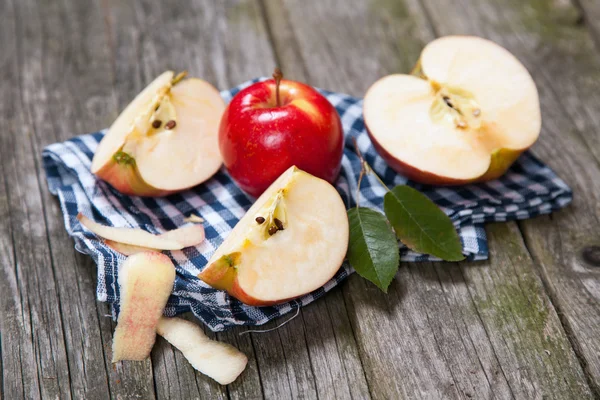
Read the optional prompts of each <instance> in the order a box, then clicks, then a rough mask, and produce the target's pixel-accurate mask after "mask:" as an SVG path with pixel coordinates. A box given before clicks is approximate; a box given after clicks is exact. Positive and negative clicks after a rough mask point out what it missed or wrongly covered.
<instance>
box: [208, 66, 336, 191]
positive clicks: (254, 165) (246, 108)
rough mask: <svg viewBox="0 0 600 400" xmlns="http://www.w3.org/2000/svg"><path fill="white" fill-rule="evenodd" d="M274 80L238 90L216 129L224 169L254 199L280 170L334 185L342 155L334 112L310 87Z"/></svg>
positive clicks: (278, 76) (278, 72)
mask: <svg viewBox="0 0 600 400" xmlns="http://www.w3.org/2000/svg"><path fill="white" fill-rule="evenodd" d="M273 78H274V79H270V80H267V81H264V82H257V83H255V84H253V85H251V86H249V87H247V88H246V89H244V90H242V91H240V92H239V93H238V94H237V95H236V96H235V97H234V98H233V99H232V100H231V102H230V103H229V105H228V106H227V108H226V110H225V113H224V114H223V117H222V118H221V125H220V127H219V148H220V150H221V155H222V156H223V161H224V163H225V167H227V170H228V171H229V174H230V175H231V176H232V177H233V179H234V180H235V181H236V182H237V184H238V185H239V186H240V187H241V188H242V189H243V190H244V191H245V192H247V193H249V194H251V195H252V196H255V197H258V196H259V195H260V194H261V193H262V192H263V191H265V190H266V189H267V188H268V187H269V185H271V183H273V182H274V181H275V179H277V178H278V177H279V176H280V175H281V174H282V173H283V172H284V171H286V170H287V169H288V168H290V167H291V166H293V165H295V166H297V167H298V168H300V169H302V170H304V171H306V172H308V173H310V174H312V175H315V176H318V177H319V178H322V179H325V180H326V181H328V182H330V183H333V182H334V181H335V179H336V178H337V176H338V174H339V172H340V167H341V160H342V154H343V150H344V132H343V130H342V123H341V121H340V117H339V116H338V114H337V112H336V110H335V108H334V107H333V106H332V105H331V103H329V101H327V99H326V98H325V97H323V96H322V95H321V94H320V93H319V92H317V91H316V90H315V89H314V88H312V87H310V86H308V85H305V84H303V83H300V82H295V81H290V80H282V79H281V78H282V75H281V72H280V71H279V70H278V69H276V70H275V73H274V74H273Z"/></svg>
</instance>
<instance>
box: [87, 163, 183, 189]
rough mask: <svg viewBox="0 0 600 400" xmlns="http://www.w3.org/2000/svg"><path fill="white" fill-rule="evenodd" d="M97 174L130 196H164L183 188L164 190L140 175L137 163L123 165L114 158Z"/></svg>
mask: <svg viewBox="0 0 600 400" xmlns="http://www.w3.org/2000/svg"><path fill="white" fill-rule="evenodd" d="M96 176H97V177H98V178H100V179H102V180H103V181H105V182H107V183H109V184H110V185H111V186H112V187H114V188H115V189H117V190H118V191H119V192H120V193H123V194H126V195H129V196H142V197H162V196H167V195H169V194H172V193H177V192H180V191H181V190H184V189H180V190H163V189H157V188H155V187H154V186H150V185H148V184H147V183H146V182H145V181H144V180H143V179H142V177H141V176H140V173H139V171H138V169H137V167H136V166H135V165H123V164H119V163H117V162H116V161H114V160H111V161H110V162H108V163H107V164H106V165H105V166H104V167H102V168H101V169H100V170H99V171H98V172H96Z"/></svg>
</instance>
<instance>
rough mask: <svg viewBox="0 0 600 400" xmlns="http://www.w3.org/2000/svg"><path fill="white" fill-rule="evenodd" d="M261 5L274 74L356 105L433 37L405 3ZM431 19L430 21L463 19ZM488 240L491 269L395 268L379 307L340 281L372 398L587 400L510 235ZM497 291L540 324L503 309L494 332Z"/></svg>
mask: <svg viewBox="0 0 600 400" xmlns="http://www.w3.org/2000/svg"><path fill="white" fill-rule="evenodd" d="M436 4H437V2H436ZM265 5H266V9H267V12H268V15H269V21H271V26H272V30H273V35H272V36H273V38H274V40H275V42H276V45H275V48H276V49H281V51H280V52H279V55H280V58H281V64H282V67H283V68H284V72H285V70H286V68H287V66H288V65H290V66H291V68H292V70H293V71H296V69H295V68H298V67H297V66H298V65H305V66H310V68H306V71H308V72H307V75H308V77H307V79H309V81H310V83H311V84H315V85H318V86H321V87H325V88H334V89H336V90H343V91H346V92H349V93H351V94H354V95H358V96H361V95H362V94H363V93H364V90H366V88H367V87H368V86H369V85H370V84H371V83H372V82H374V81H375V80H376V79H377V78H378V77H380V76H381V75H383V74H385V73H391V72H398V71H408V70H409V69H410V66H411V65H412V64H413V63H414V62H415V61H416V59H417V57H418V54H419V51H420V49H421V48H422V45H423V44H424V43H426V42H427V41H429V40H431V39H432V38H433V37H434V36H435V35H434V33H435V32H434V30H433V29H431V25H430V24H429V23H428V20H427V15H426V14H424V13H423V10H422V8H421V5H420V4H419V3H417V2H414V1H409V2H405V3H402V2H388V1H377V2H372V3H364V2H358V1H356V2H350V3H349V2H343V4H342V2H316V1H315V2H309V4H307V2H303V3H302V5H300V4H298V3H296V2H292V1H287V2H285V5H284V6H283V7H281V6H280V5H279V3H277V2H269V1H267V2H265ZM432 7H433V2H432ZM437 7H438V13H440V15H442V14H443V15H447V14H451V16H453V14H454V13H456V14H458V13H463V10H462V9H461V10H455V11H452V10H443V11H442V9H443V8H442V7H439V5H437ZM482 7H484V5H482ZM463 14H464V13H463ZM292 16H293V17H292ZM446 18H448V17H446ZM466 20H467V16H466V15H465V16H464V20H463V21H462V23H463V24H465V25H467V26H469V25H468V23H467V21H466ZM437 22H438V21H436V24H434V26H435V28H436V29H437ZM358 26H360V27H361V29H355V27H358ZM289 32H295V36H294V38H295V39H294V40H293V41H291V42H289V41H287V40H286V41H283V40H280V38H287V37H289V35H290V34H289ZM286 35H287V36H286ZM278 41H279V42H278ZM374 43H376V44H377V45H374ZM400 46H401V47H400ZM288 47H291V49H290V48H288ZM357 54H359V55H360V57H358V56H357ZM298 57H300V59H298ZM295 73H296V72H295ZM490 233H491V234H490V236H491V241H492V249H493V253H492V257H493V258H492V260H491V261H490V262H486V263H479V264H477V266H471V265H469V264H464V266H462V265H461V266H460V267H458V266H455V265H447V264H439V265H436V266H435V267H432V266H430V265H416V264H415V265H412V264H411V265H409V266H404V267H403V268H401V271H400V273H399V275H398V279H397V280H396V281H395V282H394V283H393V285H392V288H391V289H390V294H389V295H388V296H387V297H386V296H385V295H382V294H380V293H379V292H378V291H377V290H376V289H374V288H373V287H372V286H370V285H369V284H368V283H365V282H364V281H362V280H361V279H360V278H358V277H351V278H350V279H349V283H348V285H347V286H346V287H345V288H344V295H345V298H346V299H347V303H348V305H349V307H350V309H349V311H350V319H351V322H352V327H353V329H354V331H355V332H356V336H357V341H358V344H359V349H360V355H361V359H362V362H363V366H364V368H365V371H366V374H367V379H368V382H369V388H370V391H371V394H372V395H373V397H376V398H390V397H394V396H395V395H396V396H397V394H398V393H402V394H404V396H406V397H427V396H429V397H441V396H447V397H460V396H467V397H469V396H473V397H474V398H486V397H490V396H492V395H494V396H496V397H500V398H511V397H513V396H514V397H517V398H519V397H520V396H521V397H522V396H528V395H532V396H540V395H542V394H548V395H549V396H556V397H559V395H563V396H564V395H570V396H575V397H577V396H579V397H586V396H587V397H589V396H590V392H589V388H588V387H587V384H586V381H585V379H584V375H583V371H582V369H581V367H580V366H579V364H578V362H577V358H576V357H575V354H574V353H573V351H572V349H571V347H570V345H569V342H568V340H567V336H566V334H565V332H564V331H563V330H562V327H561V325H560V323H559V320H558V317H557V314H556V312H555V310H554V308H553V307H552V305H551V304H550V303H549V301H548V299H547V297H546V296H545V294H544V290H543V288H542V287H541V285H540V283H539V281H538V280H537V278H536V276H535V274H534V266H533V263H532V260H531V258H530V257H529V255H528V253H527V249H526V248H525V246H524V245H523V243H522V241H521V238H520V234H519V232H518V230H517V229H516V225H515V224H509V225H508V226H505V227H500V228H498V227H492V228H491V229H490ZM508 252H512V253H511V254H506V253H508ZM496 254H497V255H496ZM434 271H435V272H434ZM448 271H452V274H448ZM515 272H516V274H517V275H519V276H524V277H528V279H529V280H528V281H527V282H528V286H527V287H521V286H519V285H515V281H514V275H515ZM436 276H437V277H436ZM450 278H452V279H451V281H449V282H448V281H446V280H447V279H450ZM532 282H533V283H532ZM506 285H509V286H510V285H512V286H511V287H512V289H514V290H515V293H512V296H514V299H515V301H516V299H519V301H524V302H525V304H534V305H535V306H536V307H537V308H539V310H541V311H540V313H539V314H534V313H528V312H527V311H523V310H518V309H515V310H512V308H515V307H512V306H514V304H513V305H511V306H510V307H509V309H510V310H511V311H508V313H510V315H512V314H514V315H513V316H512V317H511V318H513V319H514V321H509V323H504V322H502V321H503V319H502V316H503V315H506V314H507V311H506V307H505V306H506V305H505V304H502V303H501V302H500V299H502V295H503V293H505V288H504V286H506ZM488 288H489V289H490V292H491V293H489V294H487V295H486V293H487V292H486V290H487V289H488ZM493 288H498V289H497V292H496V291H495V290H492V289H493ZM484 295H485V296H484ZM480 297H481V298H484V299H488V302H487V303H486V302H485V301H482V300H480ZM450 304H451V305H452V306H450ZM515 304H516V303H515ZM511 307H512V308H511ZM536 324H542V325H541V326H542V327H543V328H544V329H545V330H546V331H544V332H545V333H543V332H540V330H539V329H538V328H539V326H538V325H536ZM528 333H531V336H530V335H529V334H528ZM546 333H547V334H548V336H549V337H550V338H551V339H552V340H553V341H557V342H558V345H557V346H556V347H557V349H558V350H557V352H558V353H559V354H558V355H557V357H555V358H552V359H549V360H542V361H540V360H541V356H542V355H543V354H547V353H546V352H545V351H544V350H545V349H546V346H548V343H547V342H546V341H544V340H543V339H542V336H541V335H542V334H546ZM467 338H468V339H467ZM415 366H416V367H415ZM398 376H401V377H402V379H401V380H400V379H397V377H398ZM563 376H567V377H568V379H566V380H565V379H563Z"/></svg>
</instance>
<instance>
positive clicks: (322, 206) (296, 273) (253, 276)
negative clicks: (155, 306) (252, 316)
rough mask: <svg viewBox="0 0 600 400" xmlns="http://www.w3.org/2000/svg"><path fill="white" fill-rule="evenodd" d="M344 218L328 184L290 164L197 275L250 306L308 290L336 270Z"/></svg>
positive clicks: (341, 252) (345, 238)
mask: <svg viewBox="0 0 600 400" xmlns="http://www.w3.org/2000/svg"><path fill="white" fill-rule="evenodd" d="M347 248H348V217H347V215H346V207H345V205H344V202H343V201H342V199H341V198H340V195H339V194H338V192H337V191H336V190H335V188H334V187H333V186H331V185H330V184H329V183H328V182H326V181H324V180H322V179H320V178H317V177H315V176H313V175H310V174H308V173H306V172H304V171H302V170H300V169H298V168H296V167H291V168H289V169H288V170H287V171H286V172H284V173H283V174H282V175H281V176H280V177H279V178H277V180H276V181H275V182H273V184H272V185H271V186H270V187H269V188H268V189H267V190H266V191H265V192H264V193H263V194H262V195H261V196H260V197H259V198H258V200H257V201H256V202H255V203H254V204H253V205H252V207H251V208H250V210H248V212H247V213H246V215H244V217H243V218H242V219H241V220H240V221H239V222H238V224H237V225H236V226H235V228H234V229H233V231H232V232H231V233H230V235H229V236H228V237H227V239H225V241H224V242H223V244H221V246H220V247H219V248H218V249H217V251H216V252H215V253H214V254H213V256H212V257H211V259H210V260H209V262H208V266H207V267H206V268H205V269H204V270H203V271H202V272H201V273H200V274H199V275H198V277H199V278H200V279H202V280H203V281H204V282H206V283H207V284H209V285H211V286H213V287H214V288H217V289H223V290H227V292H229V294H230V295H232V296H234V297H236V298H237V299H239V300H240V301H242V302H244V303H246V304H249V305H257V306H258V305H269V304H276V303H281V302H283V301H285V300H288V299H291V298H294V297H298V296H301V295H303V294H306V293H309V292H311V291H313V290H315V289H317V288H319V287H320V286H322V285H323V284H325V283H326V282H327V281H328V280H329V279H331V277H332V276H333V275H334V274H335V273H336V271H337V270H338V269H339V268H340V265H341V264H342V261H343V260H344V257H345V255H346V250H347Z"/></svg>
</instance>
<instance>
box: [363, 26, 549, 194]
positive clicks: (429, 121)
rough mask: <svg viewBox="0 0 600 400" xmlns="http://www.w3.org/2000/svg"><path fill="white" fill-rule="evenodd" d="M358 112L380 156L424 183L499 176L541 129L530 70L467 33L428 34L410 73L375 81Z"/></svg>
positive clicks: (409, 176)
mask: <svg viewBox="0 0 600 400" xmlns="http://www.w3.org/2000/svg"><path fill="white" fill-rule="evenodd" d="M364 118H365V125H366V127H367V131H368V132H369V135H370V137H371V140H372V142H373V145H374V146H375V148H376V149H377V151H378V152H379V154H380V155H381V156H382V157H383V158H384V159H385V160H386V162H387V163H388V164H389V165H390V166H391V167H392V168H394V169H395V170H396V171H398V172H399V173H401V174H403V175H405V176H407V177H408V178H410V179H412V180H414V181H417V182H421V183H426V184H464V183H469V182H481V181H487V180H490V179H495V178H498V177H499V176H501V175H502V174H504V173H505V172H506V170H507V169H508V168H509V167H510V166H511V165H512V163H513V162H514V161H515V160H516V159H517V158H518V156H519V155H520V154H521V153H522V152H523V151H525V150H526V149H527V148H529V147H530V146H531V145H532V144H533V143H534V142H535V141H536V140H537V138H538V137H539V134H540V130H541V113H540V104H539V98H538V92H537V88H536V86H535V83H534V81H533V79H532V78H531V75H530V74H529V72H528V71H527V70H526V69H525V67H524V66H523V65H522V64H521V63H520V62H519V60H517V59H516V58H515V57H514V56H513V55H512V54H511V53H510V52H508V51H507V50H506V49H504V48H502V47H501V46H499V45H497V44H495V43H493V42H491V41H488V40H485V39H482V38H478V37H472V36H446V37H442V38H439V39H437V40H434V41H433V42H431V43H429V44H428V45H427V46H426V47H425V48H424V49H423V51H422V53H421V57H420V60H419V63H418V64H417V67H416V68H415V70H414V71H413V75H400V74H398V75H389V76H386V77H384V78H382V79H380V80H379V81H377V82H375V83H374V84H373V85H372V86H371V88H369V90H368V91H367V94H366V95H365V99H364Z"/></svg>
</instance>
